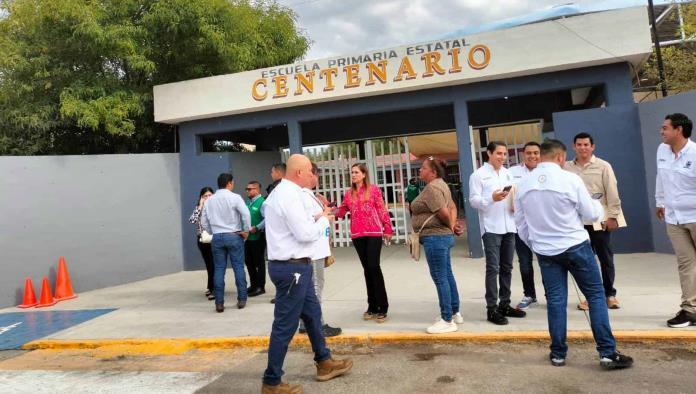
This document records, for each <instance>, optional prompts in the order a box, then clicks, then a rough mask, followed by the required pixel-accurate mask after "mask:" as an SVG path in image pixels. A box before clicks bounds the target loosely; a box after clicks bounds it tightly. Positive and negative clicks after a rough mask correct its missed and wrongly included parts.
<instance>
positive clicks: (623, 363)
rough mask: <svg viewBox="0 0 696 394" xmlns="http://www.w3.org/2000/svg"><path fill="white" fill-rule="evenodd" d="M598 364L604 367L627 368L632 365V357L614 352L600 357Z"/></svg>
mask: <svg viewBox="0 0 696 394" xmlns="http://www.w3.org/2000/svg"><path fill="white" fill-rule="evenodd" d="M599 365H601V366H602V368H604V369H620V368H628V367H630V366H631V365H633V359H632V358H631V357H629V356H626V355H623V354H621V353H619V352H614V354H612V355H611V356H608V357H602V358H600V359H599Z"/></svg>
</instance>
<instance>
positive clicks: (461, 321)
mask: <svg viewBox="0 0 696 394" xmlns="http://www.w3.org/2000/svg"><path fill="white" fill-rule="evenodd" d="M452 321H453V322H455V323H457V324H464V317H463V316H462V314H461V313H460V312H457V313H455V314H454V316H452Z"/></svg>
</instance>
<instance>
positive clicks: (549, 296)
mask: <svg viewBox="0 0 696 394" xmlns="http://www.w3.org/2000/svg"><path fill="white" fill-rule="evenodd" d="M537 258H538V259H539V268H540V269H541V276H542V277H543V278H544V288H545V289H546V303H547V304H548V308H547V311H548V312H547V313H548V320H549V334H550V335H551V354H552V355H554V356H555V357H560V358H565V356H566V354H567V353H568V345H567V344H566V331H567V323H568V322H567V307H568V272H570V274H571V275H573V278H575V282H576V283H577V284H578V287H580V291H582V294H584V295H585V298H586V299H587V302H588V304H589V306H590V321H591V324H590V325H591V326H592V335H593V336H594V339H595V342H596V343H597V351H598V352H599V355H600V357H605V356H609V355H612V354H614V352H615V351H616V341H615V340H614V335H612V333H611V326H610V325H609V312H608V310H607V302H606V300H605V298H604V289H603V288H602V278H601V277H600V275H599V269H597V263H596V262H595V258H594V253H592V248H591V247H590V243H589V242H588V241H585V242H583V243H581V244H579V245H575V246H573V247H571V248H569V249H568V250H566V251H565V252H563V253H561V254H559V255H556V256H542V255H537Z"/></svg>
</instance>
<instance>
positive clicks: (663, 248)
mask: <svg viewBox="0 0 696 394" xmlns="http://www.w3.org/2000/svg"><path fill="white" fill-rule="evenodd" d="M674 112H681V113H683V114H686V115H687V116H688V117H689V118H690V119H691V120H696V92H689V93H682V94H678V95H674V96H669V97H666V98H664V99H660V100H656V101H649V102H646V103H641V104H640V105H639V106H638V114H639V116H640V123H641V134H642V143H643V154H644V157H645V164H646V166H645V176H646V179H647V194H648V201H649V203H650V229H651V230H652V236H653V242H654V244H655V251H656V252H660V253H673V249H672V244H671V243H670V242H669V238H668V237H667V232H666V230H665V223H664V222H662V221H660V220H658V219H657V217H655V215H654V214H653V212H654V211H655V175H656V172H657V165H656V161H655V153H656V152H657V147H658V145H660V143H661V142H662V140H661V138H660V127H661V126H662V121H663V120H664V119H665V115H667V114H671V113H674ZM691 139H692V140H693V139H694V137H693V135H692V138H691Z"/></svg>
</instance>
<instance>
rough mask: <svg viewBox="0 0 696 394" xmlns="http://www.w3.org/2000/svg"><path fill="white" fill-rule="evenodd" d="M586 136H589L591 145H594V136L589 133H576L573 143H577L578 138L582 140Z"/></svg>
mask: <svg viewBox="0 0 696 394" xmlns="http://www.w3.org/2000/svg"><path fill="white" fill-rule="evenodd" d="M585 138H589V139H590V145H594V138H592V136H591V135H589V134H588V133H578V134H576V135H575V137H574V138H573V144H575V143H576V142H578V140H582V139H585Z"/></svg>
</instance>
